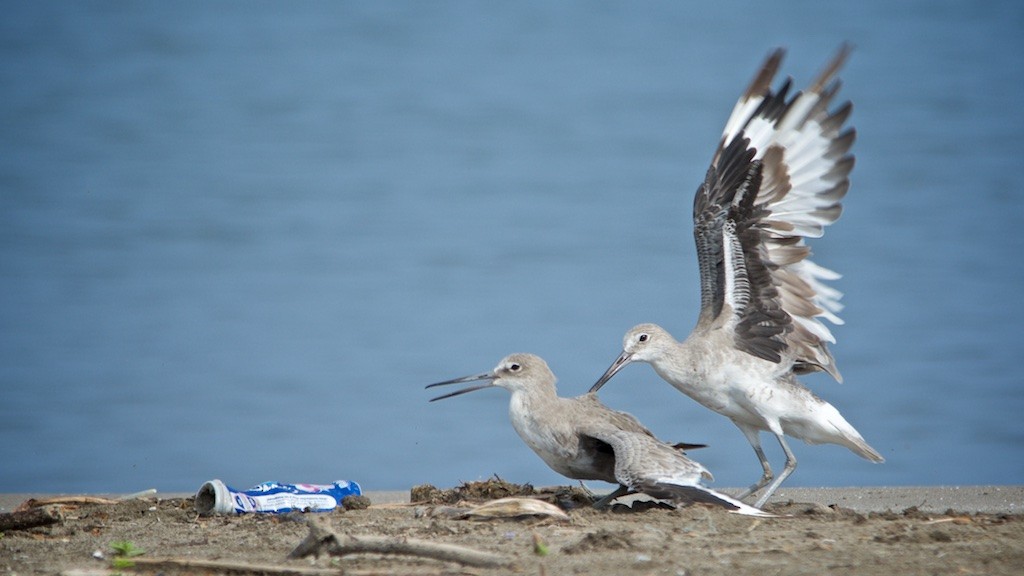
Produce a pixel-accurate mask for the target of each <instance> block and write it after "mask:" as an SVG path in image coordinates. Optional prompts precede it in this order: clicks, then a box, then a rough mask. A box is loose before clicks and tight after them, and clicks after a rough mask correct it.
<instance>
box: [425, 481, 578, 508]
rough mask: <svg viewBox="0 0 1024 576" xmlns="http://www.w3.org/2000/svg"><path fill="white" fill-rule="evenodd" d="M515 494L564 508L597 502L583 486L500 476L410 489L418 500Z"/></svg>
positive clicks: (462, 499) (450, 501)
mask: <svg viewBox="0 0 1024 576" xmlns="http://www.w3.org/2000/svg"><path fill="white" fill-rule="evenodd" d="M512 496H529V497H531V498H536V499H537V500H543V501H545V502H550V503H551V504H554V505H556V506H558V507H559V508H562V509H563V510H572V509H574V508H580V507H582V506H590V505H592V504H593V503H594V497H593V496H592V495H591V494H590V493H589V492H587V491H586V490H584V489H583V488H578V487H574V486H555V487H551V488H541V489H537V488H534V487H533V485H532V484H515V483H512V482H506V481H505V480H502V479H501V478H499V477H498V476H494V477H493V478H491V479H488V480H484V481H481V482H463V483H462V484H461V485H459V486H456V487H455V488H449V489H447V490H442V489H440V488H437V487H436V486H433V485H431V484H420V485H419V486H414V487H413V488H412V490H410V492H409V500H410V501H412V502H413V503H416V504H449V505H451V504H459V503H474V502H476V503H478V502H486V501H488V500H497V499H499V498H509V497H512Z"/></svg>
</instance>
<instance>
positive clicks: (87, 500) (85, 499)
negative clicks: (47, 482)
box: [15, 496, 118, 512]
mask: <svg viewBox="0 0 1024 576" xmlns="http://www.w3.org/2000/svg"><path fill="white" fill-rule="evenodd" d="M117 503H118V500H113V499H111V498H100V497H99V496H52V497H50V498H29V499H28V500H25V501H24V502H22V503H21V505H20V506H18V508H17V509H16V510H15V512H20V511H22V510H31V509H33V508H39V507H40V506H50V505H52V504H71V505H74V504H117Z"/></svg>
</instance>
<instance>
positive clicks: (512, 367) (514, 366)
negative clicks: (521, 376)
mask: <svg viewBox="0 0 1024 576" xmlns="http://www.w3.org/2000/svg"><path fill="white" fill-rule="evenodd" d="M520 368H522V366H520V365H519V364H511V365H509V367H508V369H509V370H511V371H513V372H519V369H520Z"/></svg>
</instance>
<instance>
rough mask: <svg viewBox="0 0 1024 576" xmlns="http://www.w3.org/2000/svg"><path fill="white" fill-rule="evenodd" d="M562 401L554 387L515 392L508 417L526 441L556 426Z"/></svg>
mask: <svg viewBox="0 0 1024 576" xmlns="http://www.w3.org/2000/svg"><path fill="white" fill-rule="evenodd" d="M559 402H560V399H559V398H558V395H557V394H556V393H555V389H554V387H553V386H552V387H544V388H540V387H538V388H533V389H530V390H515V391H513V392H512V399H511V401H510V402H509V408H508V415H509V419H511V420H512V426H513V427H514V428H515V429H516V431H517V432H519V435H520V436H523V437H524V439H525V438H526V437H527V436H532V435H534V434H535V433H536V432H537V431H538V430H540V429H543V428H545V427H550V426H553V425H556V424H557V423H558V421H559V418H558V414H557V413H558V404H559Z"/></svg>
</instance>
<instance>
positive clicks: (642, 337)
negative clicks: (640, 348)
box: [637, 334, 650, 342]
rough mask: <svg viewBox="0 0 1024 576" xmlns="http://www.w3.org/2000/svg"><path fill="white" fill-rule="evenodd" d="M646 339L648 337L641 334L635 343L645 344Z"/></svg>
mask: <svg viewBox="0 0 1024 576" xmlns="http://www.w3.org/2000/svg"><path fill="white" fill-rule="evenodd" d="M648 338H650V336H648V335H647V334H641V335H640V336H638V337H637V341H638V342H647V339H648Z"/></svg>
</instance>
